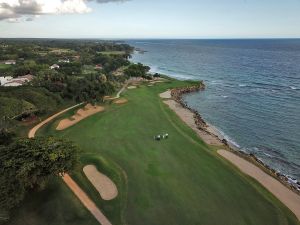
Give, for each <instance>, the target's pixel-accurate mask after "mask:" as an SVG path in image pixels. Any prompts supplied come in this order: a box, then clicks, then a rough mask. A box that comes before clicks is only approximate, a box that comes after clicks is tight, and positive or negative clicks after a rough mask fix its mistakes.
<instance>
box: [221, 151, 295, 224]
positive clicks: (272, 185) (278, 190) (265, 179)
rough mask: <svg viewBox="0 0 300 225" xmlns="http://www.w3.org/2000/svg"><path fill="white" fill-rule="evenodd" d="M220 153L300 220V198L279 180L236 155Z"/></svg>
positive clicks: (226, 152) (225, 152)
mask: <svg viewBox="0 0 300 225" xmlns="http://www.w3.org/2000/svg"><path fill="white" fill-rule="evenodd" d="M218 153H219V154H220V155H221V156H222V157H224V158H225V159H227V160H229V161H230V162H231V163H233V164H234V165H235V166H236V167H238V168H239V169H240V170H241V171H242V172H243V173H245V174H247V175H249V176H251V177H253V178H254V179H256V180H257V181H258V182H259V183H261V184H262V185H263V186H264V187H265V188H266V189H268V190H269V191H270V192H271V193H272V194H273V195H275V196H276V197H277V198H278V199H279V200H280V201H281V202H282V203H283V204H285V205H286V206H287V207H288V208H289V209H290V210H291V211H292V212H293V213H294V214H295V215H296V217H297V218H298V220H300V196H299V195H297V194H296V193H294V192H293V191H291V190H290V189H288V188H287V187H286V186H284V185H283V184H282V183H280V182H279V181H278V180H276V179H275V178H273V177H272V176H270V175H268V174H267V173H265V172H264V171H263V170H261V169H260V168H259V167H257V166H255V165H254V164H252V163H250V162H248V161H247V160H245V159H243V158H241V157H239V156H237V155H236V154H234V153H232V152H229V151H226V150H219V151H218Z"/></svg>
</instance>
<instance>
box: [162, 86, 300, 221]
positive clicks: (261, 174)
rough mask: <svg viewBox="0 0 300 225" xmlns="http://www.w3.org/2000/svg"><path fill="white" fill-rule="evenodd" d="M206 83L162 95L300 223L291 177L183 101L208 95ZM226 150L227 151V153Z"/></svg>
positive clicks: (297, 193) (299, 203) (297, 196)
mask: <svg viewBox="0 0 300 225" xmlns="http://www.w3.org/2000/svg"><path fill="white" fill-rule="evenodd" d="M204 90H205V85H204V83H203V81H201V82H200V83H199V85H197V86H190V87H183V88H175V89H172V90H168V91H167V92H165V93H161V94H160V97H161V98H162V100H163V102H164V103H165V104H166V105H168V106H169V108H170V109H171V110H173V111H174V112H175V113H176V114H177V115H178V116H179V118H181V120H182V121H183V122H184V123H186V124H187V125H188V126H189V127H191V128H192V129H193V130H194V131H195V132H196V133H197V134H198V135H199V137H200V138H201V139H202V140H203V141H204V142H205V143H206V144H208V145H213V146H216V147H218V148H219V150H218V151H217V153H218V155H219V156H220V157H222V158H223V159H225V160H228V161H229V162H230V163H232V164H233V165H234V166H236V167H237V168H238V169H239V170H240V171H242V172H243V173H244V174H246V175H249V176H251V177H252V178H254V179H255V180H256V181H258V182H259V183H260V184H261V185H262V186H264V187H265V188H266V189H268V190H269V191H270V192H271V193H272V194H273V195H274V196H276V197H277V198H278V199H279V200H280V201H281V202H282V203H283V204H285V205H286V206H287V207H288V208H289V209H290V210H291V211H292V212H293V213H294V214H295V215H296V217H297V218H298V220H299V221H300V190H299V184H298V188H297V187H296V186H294V185H292V184H291V183H290V182H289V179H288V177H287V176H285V175H283V174H280V173H278V172H277V171H276V170H274V169H272V168H271V167H269V166H268V165H266V164H265V163H263V162H262V161H261V160H259V159H258V158H257V157H256V156H255V155H253V154H248V153H246V152H243V151H241V150H240V149H238V148H236V147H235V146H234V145H231V144H230V143H229V142H228V140H226V139H225V138H224V137H223V136H222V135H221V134H220V133H219V132H218V131H217V130H216V129H214V127H213V126H212V125H210V124H208V123H207V122H206V121H205V120H204V119H203V118H202V117H201V115H200V113H199V112H198V111H196V110H194V109H191V108H190V107H189V106H188V105H187V103H186V102H184V101H183V98H182V97H183V95H185V94H188V93H191V92H197V91H204ZM224 149H225V150H224Z"/></svg>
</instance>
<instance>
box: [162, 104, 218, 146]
mask: <svg viewBox="0 0 300 225" xmlns="http://www.w3.org/2000/svg"><path fill="white" fill-rule="evenodd" d="M164 103H165V104H167V105H168V106H169V107H170V109H172V110H173V111H174V112H175V113H176V114H177V115H178V116H179V117H180V118H181V120H182V121H183V122H185V123H186V124H187V125H188V126H189V127H191V128H192V129H193V130H194V131H195V132H196V133H197V134H198V135H199V136H200V138H201V139H202V140H203V141H204V142H205V143H206V144H209V145H217V146H222V145H223V143H222V142H221V141H220V140H219V139H218V138H217V137H215V136H214V135H211V134H209V133H207V132H205V131H203V130H199V129H198V128H197V126H196V124H195V120H194V114H193V113H192V112H191V111H190V110H188V109H186V108H183V107H182V106H181V105H180V104H178V103H177V102H176V101H174V100H166V101H164Z"/></svg>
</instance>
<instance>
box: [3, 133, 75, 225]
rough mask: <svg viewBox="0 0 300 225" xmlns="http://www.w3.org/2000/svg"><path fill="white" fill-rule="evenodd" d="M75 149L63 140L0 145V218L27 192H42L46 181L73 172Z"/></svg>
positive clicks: (48, 138)
mask: <svg viewBox="0 0 300 225" xmlns="http://www.w3.org/2000/svg"><path fill="white" fill-rule="evenodd" d="M78 151H79V150H78V147H77V146H75V145H74V144H73V143H72V142H69V141H67V140H65V139H59V138H54V137H39V138H35V139H28V138H20V139H17V140H15V141H13V142H12V143H10V144H9V145H0V173H1V176H0V214H2V215H4V214H6V216H5V217H4V218H3V217H1V216H0V222H1V219H2V220H5V219H8V217H7V215H8V214H7V212H8V211H9V210H10V209H11V208H13V207H15V206H16V205H18V204H19V203H20V202H21V201H22V200H23V199H24V196H25V194H26V193H27V192H28V191H32V190H41V189H43V188H44V187H45V186H46V184H47V182H48V181H49V179H50V178H51V177H54V176H61V175H63V174H64V173H69V172H71V171H72V170H74V169H75V167H76V165H77V163H78Z"/></svg>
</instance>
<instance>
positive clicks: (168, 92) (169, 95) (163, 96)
mask: <svg viewBox="0 0 300 225" xmlns="http://www.w3.org/2000/svg"><path fill="white" fill-rule="evenodd" d="M159 96H160V97H161V98H172V96H171V91H170V90H168V91H166V92H164V93H161V94H160V95H159Z"/></svg>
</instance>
